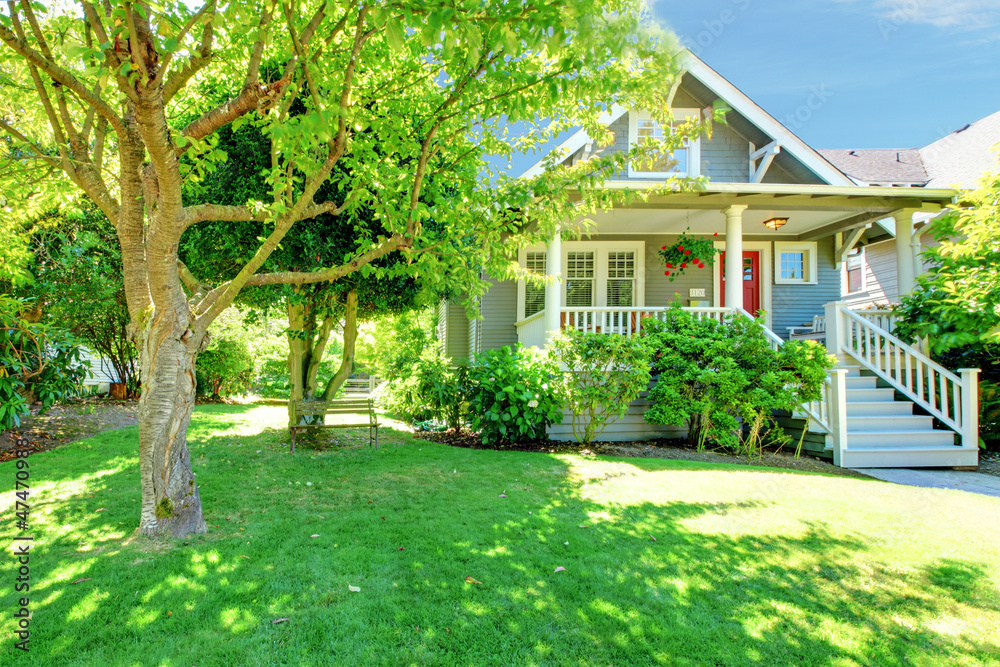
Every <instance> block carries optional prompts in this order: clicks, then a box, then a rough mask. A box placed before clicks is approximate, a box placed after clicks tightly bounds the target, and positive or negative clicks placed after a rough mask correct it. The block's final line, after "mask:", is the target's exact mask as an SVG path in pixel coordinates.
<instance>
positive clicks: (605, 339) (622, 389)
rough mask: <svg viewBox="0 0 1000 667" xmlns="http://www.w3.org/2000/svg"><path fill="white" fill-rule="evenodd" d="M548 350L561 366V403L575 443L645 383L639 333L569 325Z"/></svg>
mask: <svg viewBox="0 0 1000 667" xmlns="http://www.w3.org/2000/svg"><path fill="white" fill-rule="evenodd" d="M550 350H551V354H552V355H553V357H554V359H555V360H556V361H558V362H559V363H561V364H563V366H564V367H565V369H566V379H565V387H566V402H567V407H569V409H570V411H572V413H573V435H574V437H576V439H577V441H578V442H593V440H594V438H596V437H597V436H598V435H599V434H600V433H601V432H603V431H604V429H605V428H606V427H607V426H608V425H610V424H613V423H614V422H616V421H618V420H619V419H621V418H622V417H624V416H625V414H626V413H627V412H628V408H629V405H630V404H631V403H632V401H634V400H635V399H637V398H638V397H639V394H640V393H641V392H642V391H643V390H645V389H646V388H647V387H649V378H650V373H649V371H650V364H649V347H648V345H647V341H646V340H645V339H643V338H639V337H637V336H632V337H626V336H607V335H604V334H596V333H582V332H579V331H577V330H575V329H568V330H566V331H565V332H563V333H561V334H559V335H558V336H556V338H555V339H554V340H553V342H552V345H551V348H550Z"/></svg>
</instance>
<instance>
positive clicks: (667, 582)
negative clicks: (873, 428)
mask: <svg viewBox="0 0 1000 667" xmlns="http://www.w3.org/2000/svg"><path fill="white" fill-rule="evenodd" d="M283 421H284V410H283V408H280V407H253V406H246V407H225V406H211V407H204V408H199V409H198V411H197V413H196V414H195V417H194V421H193V423H192V428H191V432H190V443H191V448H192V458H193V462H194V467H195V470H196V472H197V474H198V479H199V482H200V484H201V494H202V499H203V501H204V503H205V509H206V514H207V520H208V523H209V525H210V530H211V532H210V534H208V535H205V536H200V537H196V538H192V539H191V540H189V541H186V542H180V541H178V542H168V543H156V542H151V541H148V540H144V539H139V538H136V537H134V532H135V529H136V527H137V525H138V511H137V510H138V497H139V489H138V481H139V480H138V465H137V462H136V455H135V452H136V445H135V440H136V431H135V429H134V428H131V429H125V430H122V431H117V432H110V433H106V434H104V435H102V436H99V437H95V438H92V439H89V440H84V441H81V442H78V443H74V444H71V445H68V446H66V447H63V448H61V449H58V450H55V451H52V452H49V453H45V454H38V455H35V456H33V457H31V459H30V461H31V463H32V467H31V475H32V478H31V479H32V486H33V495H32V504H33V505H34V506H35V507H36V508H37V509H36V511H35V512H34V514H33V515H32V521H33V523H34V526H35V530H34V533H35V535H36V537H37V538H40V544H39V545H38V546H37V547H36V549H35V550H34V551H33V552H32V570H31V576H32V577H33V587H32V591H31V600H32V610H33V619H32V638H31V647H32V651H31V653H30V654H29V655H23V654H20V652H15V651H12V650H11V647H12V644H13V641H14V640H13V639H12V637H11V633H12V628H13V624H12V623H11V618H10V617H11V614H12V613H13V611H14V599H15V596H14V594H13V580H14V577H15V568H14V563H13V558H12V557H10V555H9V553H10V552H9V550H7V551H6V552H5V554H4V555H3V557H2V560H0V619H2V620H0V641H2V650H0V664H4V665H7V664H10V665H22V664H25V665H27V664H31V665H87V666H90V665H101V666H103V665H144V666H145V665H170V666H177V667H181V666H183V667H190V666H192V665H197V666H198V667H207V666H209V665H226V666H232V665H341V664H342V665H369V664H371V665H379V664H386V665H400V664H445V665H448V664H460V665H561V664H565V665H647V664H678V665H701V664H705V665H767V666H771V665H790V664H803V665H838V666H846V665H904V664H905V665H986V664H993V665H996V664H1000V591H998V582H1000V500H998V499H995V498H987V497H980V496H973V495H969V494H964V493H961V492H957V491H945V490H934V489H917V488H909V487H900V486H892V485H889V484H884V483H881V482H876V481H865V480H857V479H849V478H841V477H828V476H820V475H804V474H792V473H785V472H779V471H770V470H767V469H760V468H756V469H746V468H740V467H735V466H721V465H708V464H695V463H689V462H672V461H660V460H645V459H605V458H600V459H595V458H584V457H581V456H576V455H568V454H561V455H542V454H527V453H518V452H510V453H508V452H493V451H473V450H464V449H452V448H448V447H444V446H439V445H434V444H429V443H426V442H421V441H416V440H413V439H411V438H410V437H409V436H407V435H400V434H394V433H392V432H387V433H386V437H385V438H384V440H383V442H384V443H385V444H384V446H383V448H382V449H381V450H380V451H378V452H375V451H373V450H371V449H370V448H368V447H367V446H365V447H361V446H358V445H359V443H360V442H362V440H360V439H356V440H355V441H354V442H353V443H348V444H347V445H346V446H345V448H344V449H341V450H332V451H327V452H322V453H319V452H314V451H309V450H303V451H301V452H296V454H295V455H289V454H288V453H287V451H286V448H285V445H284V444H283V443H286V442H287V436H286V435H285V433H284V432H283V431H282V430H281V426H282V424H283ZM345 437H354V436H353V435H351V436H345ZM364 441H365V442H366V441H367V440H366V439H365V440H364ZM13 485H14V467H13V464H12V463H7V464H0V489H2V490H3V493H2V494H0V508H2V514H0V516H2V518H3V524H2V525H3V531H4V533H5V535H4V537H3V538H2V539H3V544H4V545H5V546H6V545H7V544H9V542H10V536H11V529H12V527H13V518H14V517H13V510H12V504H13V494H12V492H11V491H10V489H12V487H13ZM500 494H506V497H505V498H504V497H499V496H500ZM313 535H318V537H311V536H313ZM653 538H655V541H654V539H653ZM557 567H564V568H565V571H561V572H554V570H555V568H557ZM466 577H472V578H474V579H475V580H478V581H480V582H482V583H481V584H476V583H467V582H466ZM79 579H87V581H82V582H80V583H71V582H75V581H77V580H79ZM348 586H356V587H358V588H360V589H361V590H360V592H351V591H350V590H349V589H348ZM278 618H288V619H289V620H288V621H286V622H282V623H279V624H273V623H272V621H273V620H275V619H278Z"/></svg>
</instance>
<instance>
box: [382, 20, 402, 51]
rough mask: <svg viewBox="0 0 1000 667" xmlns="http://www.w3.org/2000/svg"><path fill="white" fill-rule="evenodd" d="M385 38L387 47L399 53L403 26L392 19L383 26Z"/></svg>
mask: <svg viewBox="0 0 1000 667" xmlns="http://www.w3.org/2000/svg"><path fill="white" fill-rule="evenodd" d="M385 38H386V41H387V42H389V47H390V48H391V49H392V50H393V51H400V50H402V48H403V26H402V25H401V24H400V23H399V21H394V20H392V19H390V20H389V22H388V23H386V26H385Z"/></svg>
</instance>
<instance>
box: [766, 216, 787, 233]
mask: <svg viewBox="0 0 1000 667" xmlns="http://www.w3.org/2000/svg"><path fill="white" fill-rule="evenodd" d="M786 222H788V218H771V219H770V220H765V221H764V226H765V227H767V228H768V229H773V230H774V231H778V230H779V229H781V228H782V227H784V226H785V223H786Z"/></svg>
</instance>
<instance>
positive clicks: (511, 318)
mask: <svg viewBox="0 0 1000 667" xmlns="http://www.w3.org/2000/svg"><path fill="white" fill-rule="evenodd" d="M489 281H490V283H491V285H490V288H489V291H487V292H486V294H484V295H483V296H482V300H481V301H480V308H481V312H482V316H483V319H482V321H481V322H480V323H479V345H480V348H479V349H480V351H483V350H498V349H500V348H501V347H503V346H504V345H510V346H512V347H513V346H514V345H516V344H517V328H516V327H515V326H514V323H515V322H517V283H515V282H513V281H509V280H505V281H498V280H494V279H492V278H490V279H489Z"/></svg>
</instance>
